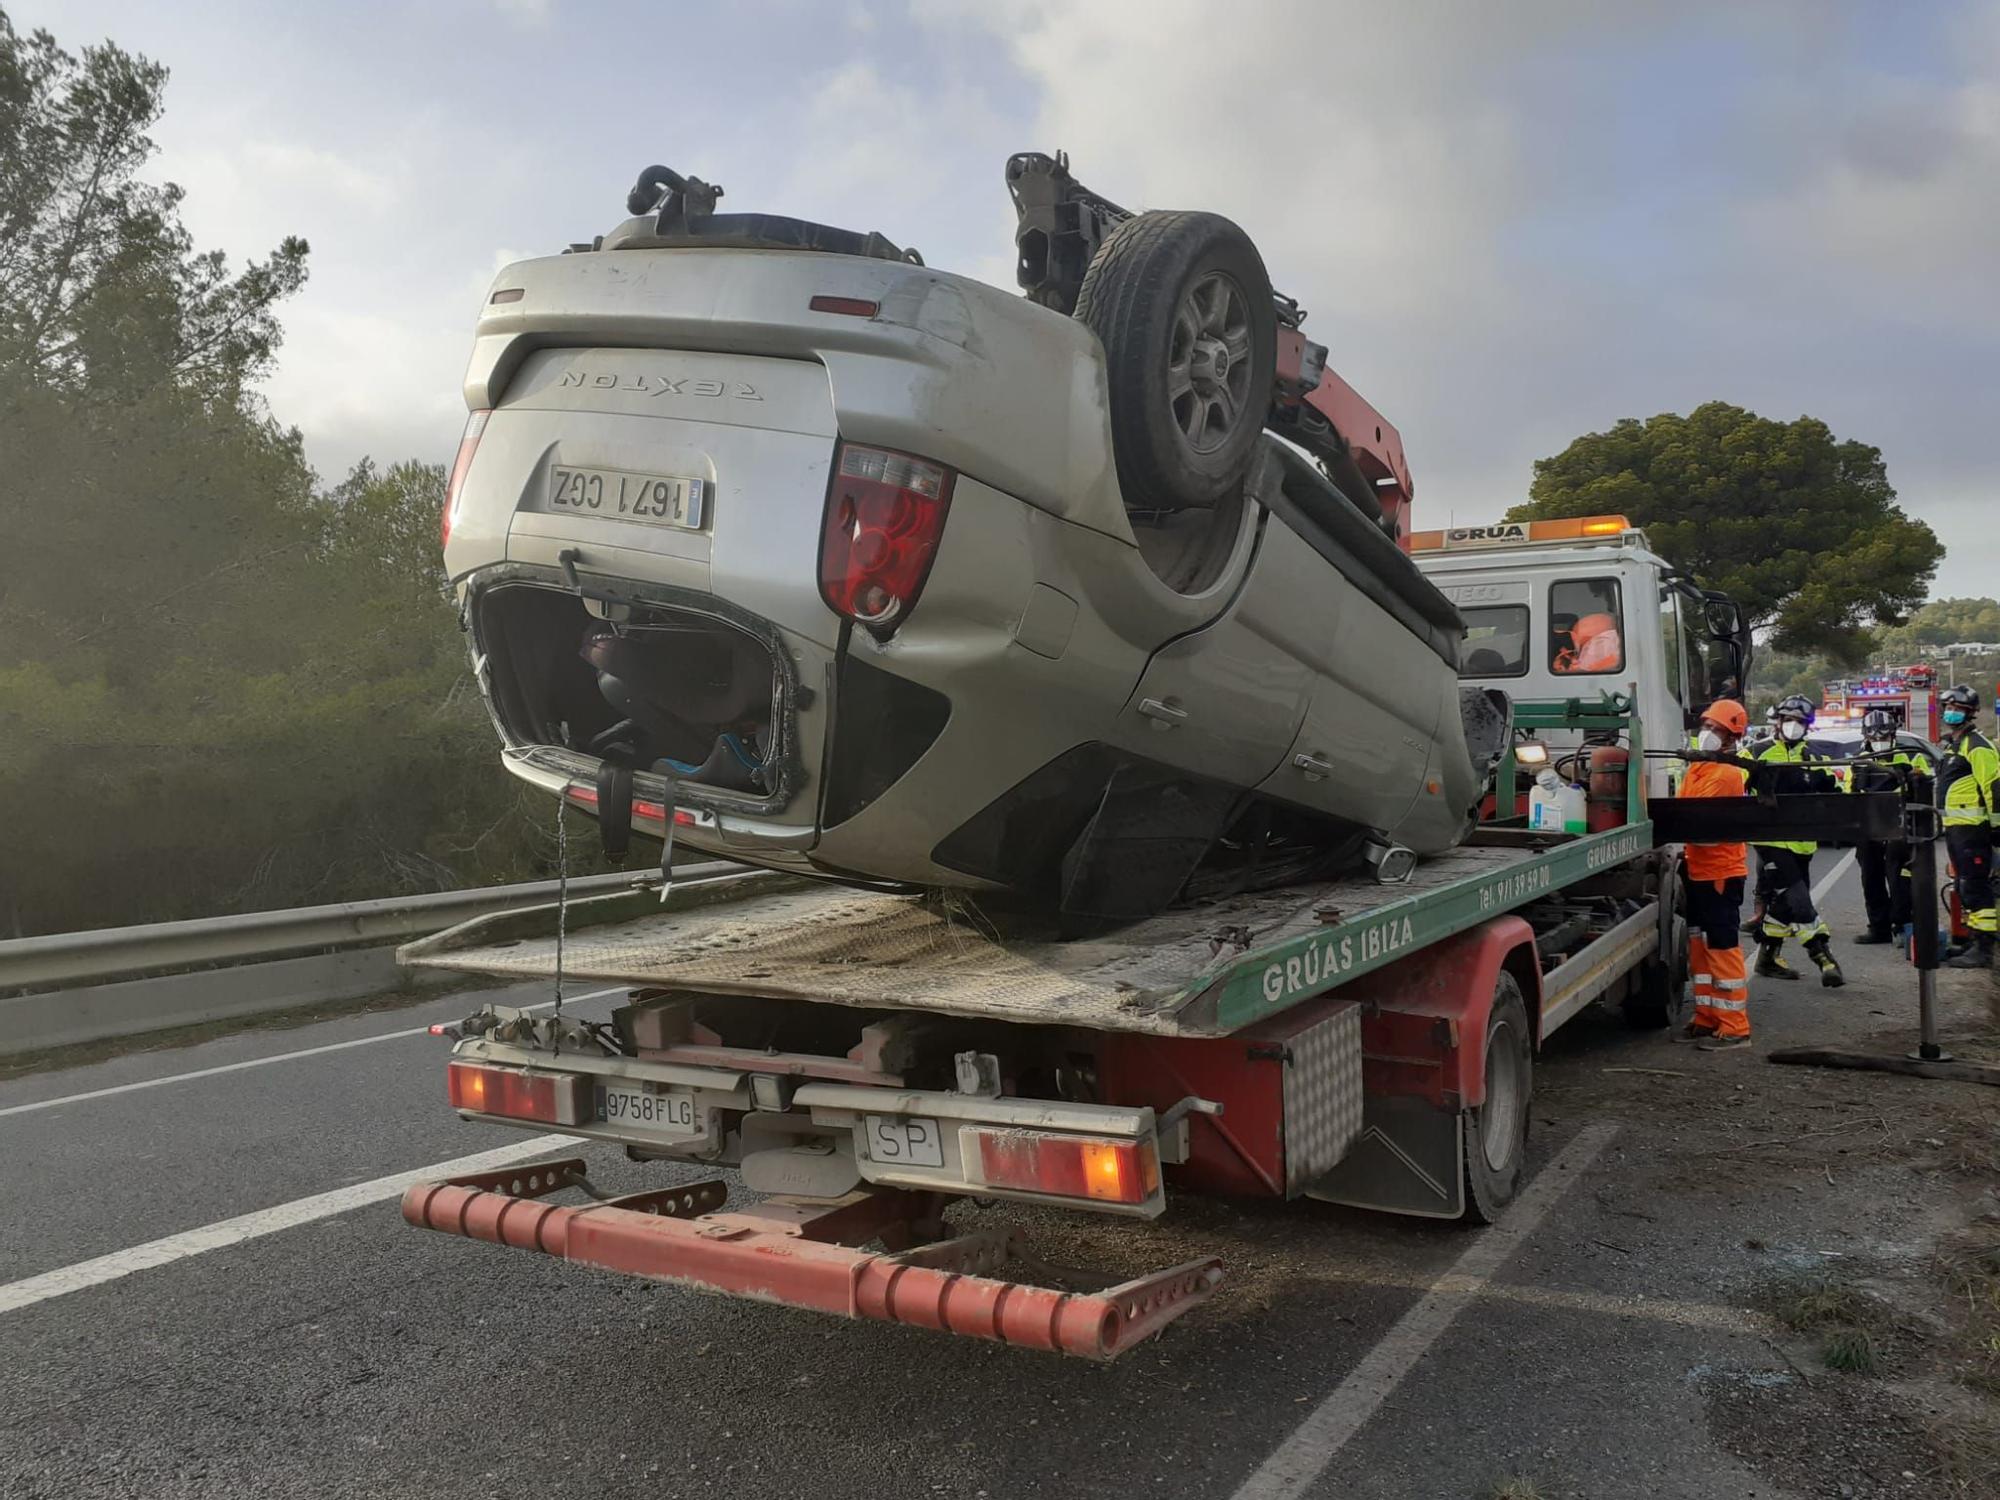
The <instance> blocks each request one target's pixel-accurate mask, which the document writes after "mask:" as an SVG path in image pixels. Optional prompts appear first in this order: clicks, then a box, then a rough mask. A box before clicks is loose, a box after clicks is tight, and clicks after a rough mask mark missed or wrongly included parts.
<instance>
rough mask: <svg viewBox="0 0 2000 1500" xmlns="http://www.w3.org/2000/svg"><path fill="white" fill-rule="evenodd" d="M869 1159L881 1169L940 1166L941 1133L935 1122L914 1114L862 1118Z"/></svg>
mask: <svg viewBox="0 0 2000 1500" xmlns="http://www.w3.org/2000/svg"><path fill="white" fill-rule="evenodd" d="M862 1118H863V1119H864V1120H866V1121H867V1122H868V1159H869V1160H870V1161H872V1162H874V1163H876V1164H877V1165H878V1166H884V1167H941V1166H943V1165H944V1132H943V1131H941V1130H940V1129H939V1128H938V1122H937V1121H936V1120H929V1119H923V1118H920V1117H918V1116H915V1115H863V1116H862Z"/></svg>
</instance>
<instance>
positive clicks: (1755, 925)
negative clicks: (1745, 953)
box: [1743, 917, 1764, 937]
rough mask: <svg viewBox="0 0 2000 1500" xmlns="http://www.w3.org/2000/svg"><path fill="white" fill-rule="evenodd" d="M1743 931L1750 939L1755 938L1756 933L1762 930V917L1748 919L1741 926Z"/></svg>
mask: <svg viewBox="0 0 2000 1500" xmlns="http://www.w3.org/2000/svg"><path fill="white" fill-rule="evenodd" d="M1743 930H1744V932H1746V933H1748V934H1749V935H1750V936H1751V937H1755V936H1756V935H1757V934H1758V933H1760V932H1762V931H1763V930H1764V919H1763V918H1762V917H1752V918H1750V920H1749V921H1747V922H1745V923H1744V924H1743Z"/></svg>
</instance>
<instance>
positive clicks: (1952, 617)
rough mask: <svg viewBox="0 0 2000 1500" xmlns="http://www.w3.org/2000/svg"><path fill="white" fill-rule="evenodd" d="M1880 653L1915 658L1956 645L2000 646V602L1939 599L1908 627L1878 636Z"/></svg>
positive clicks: (1891, 630)
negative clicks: (1935, 648) (1929, 650)
mask: <svg viewBox="0 0 2000 1500" xmlns="http://www.w3.org/2000/svg"><path fill="white" fill-rule="evenodd" d="M1877 640H1878V644H1877V647H1876V649H1877V652H1878V653H1879V654H1883V655H1887V656H1890V657H1895V658H1898V659H1900V658H1903V657H1910V658H1913V659H1914V658H1915V657H1916V656H1918V655H1919V654H1921V652H1922V651H1923V648H1924V647H1926V646H1949V645H1951V644H1952V643H1953V642H1956V641H1976V642H1984V643H1989V644H1990V643H1993V642H2000V600H1995V599H1938V600H1934V601H1933V602H1931V603H1929V604H1926V605H1925V606H1924V607H1923V608H1922V609H1920V610H1918V611H1917V612H1916V613H1915V614H1913V615H1911V616H1910V620H1909V623H1908V624H1907V625H1901V626H1898V627H1896V628H1894V629H1890V630H1883V631H1880V632H1878V633H1877Z"/></svg>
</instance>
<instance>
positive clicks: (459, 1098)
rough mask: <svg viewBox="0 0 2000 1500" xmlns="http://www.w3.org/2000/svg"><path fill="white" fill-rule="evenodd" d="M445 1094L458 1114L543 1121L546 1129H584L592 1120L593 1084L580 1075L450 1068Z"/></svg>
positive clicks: (453, 1065) (469, 1065)
mask: <svg viewBox="0 0 2000 1500" xmlns="http://www.w3.org/2000/svg"><path fill="white" fill-rule="evenodd" d="M445 1092H446V1093H447V1094H448V1095H449V1096H450V1098H451V1107H452V1108H453V1109H468V1110H471V1111H472V1112H473V1113H475V1114H482V1115H500V1116H502V1117H504V1118H506V1119H509V1120H540V1121H541V1122H542V1123H544V1124H547V1125H581V1124H583V1123H584V1121H586V1120H588V1119H589V1118H590V1115H591V1109H590V1103H591V1098H590V1080H589V1079H587V1078H585V1077H584V1076H583V1075H582V1074H581V1073H531V1072H529V1071H527V1070H526V1069H524V1068H488V1067H482V1066H481V1065H480V1064H478V1063H462V1062H455V1063H448V1064H446V1066H445Z"/></svg>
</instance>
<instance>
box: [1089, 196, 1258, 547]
mask: <svg viewBox="0 0 2000 1500" xmlns="http://www.w3.org/2000/svg"><path fill="white" fill-rule="evenodd" d="M1076 316H1077V319H1078V321H1080V322H1082V323H1084V324H1086V325H1088V327H1089V328H1090V330H1091V331H1092V332H1093V333H1095V334H1096V335H1097V337H1098V340H1099V342H1101V343H1102V344H1103V345H1104V362H1105V367H1106V371H1107V374H1108V376H1109V379H1110V386H1111V389H1110V393H1109V399H1110V406H1111V442H1112V451H1113V452H1114V453H1115V455H1116V456H1117V462H1118V485H1119V488H1120V489H1121V490H1122V491H1123V493H1124V498H1125V507H1126V509H1128V510H1134V511H1148V510H1166V511H1172V510H1190V509H1205V508H1208V507H1211V506H1214V505H1215V504H1216V503H1217V502H1219V501H1220V500H1222V499H1223V498H1224V497H1225V496H1227V495H1228V494H1229V493H1230V492H1231V491H1232V490H1233V489H1235V488H1236V487H1237V486H1238V485H1240V484H1241V483H1242V482H1243V476H1244V473H1245V471H1246V470H1247V469H1248V467H1249V463H1250V454H1251V450H1252V449H1253V448H1254V447H1255V445H1256V442H1257V437H1258V434H1259V433H1261V432H1262V431H1263V428H1264V419H1265V417H1266V415H1267V414H1268V413H1269V411H1270V405H1271V381H1272V370H1273V364H1274V361H1275V359H1276V351H1277V338H1278V333H1277V328H1278V318H1277V309H1276V307H1275V306H1274V305H1273V303H1272V300H1271V280H1270V277H1269V275H1268V274H1267V273H1266V272H1265V270H1264V261H1263V257H1261V256H1260V255H1258V253H1257V247H1256V246H1255V245H1253V244H1252V243H1251V242H1250V237H1249V236H1248V235H1247V234H1245V233H1244V232H1243V231H1242V230H1241V229H1239V228H1238V227H1237V226H1236V225H1235V224H1233V223H1231V222H1230V221H1229V220H1228V219H1225V218H1223V217H1222V216H1221V215H1219V214H1208V213H1188V212H1173V213H1144V214H1138V215H1136V216H1134V217H1133V218H1130V219H1127V220H1126V221H1125V222H1124V223H1123V224H1120V225H1119V226H1118V227H1117V228H1116V229H1114V230H1112V232H1111V233H1110V234H1109V235H1107V236H1106V237H1105V240H1104V243H1103V244H1102V245H1101V246H1099V247H1098V251H1097V254H1096V256H1095V257H1094V258H1093V259H1092V260H1091V262H1090V268H1089V270H1088V271H1086V272H1085V273H1084V278H1083V290H1082V291H1081V293H1080V294H1079V295H1078V297H1077V301H1076Z"/></svg>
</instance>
